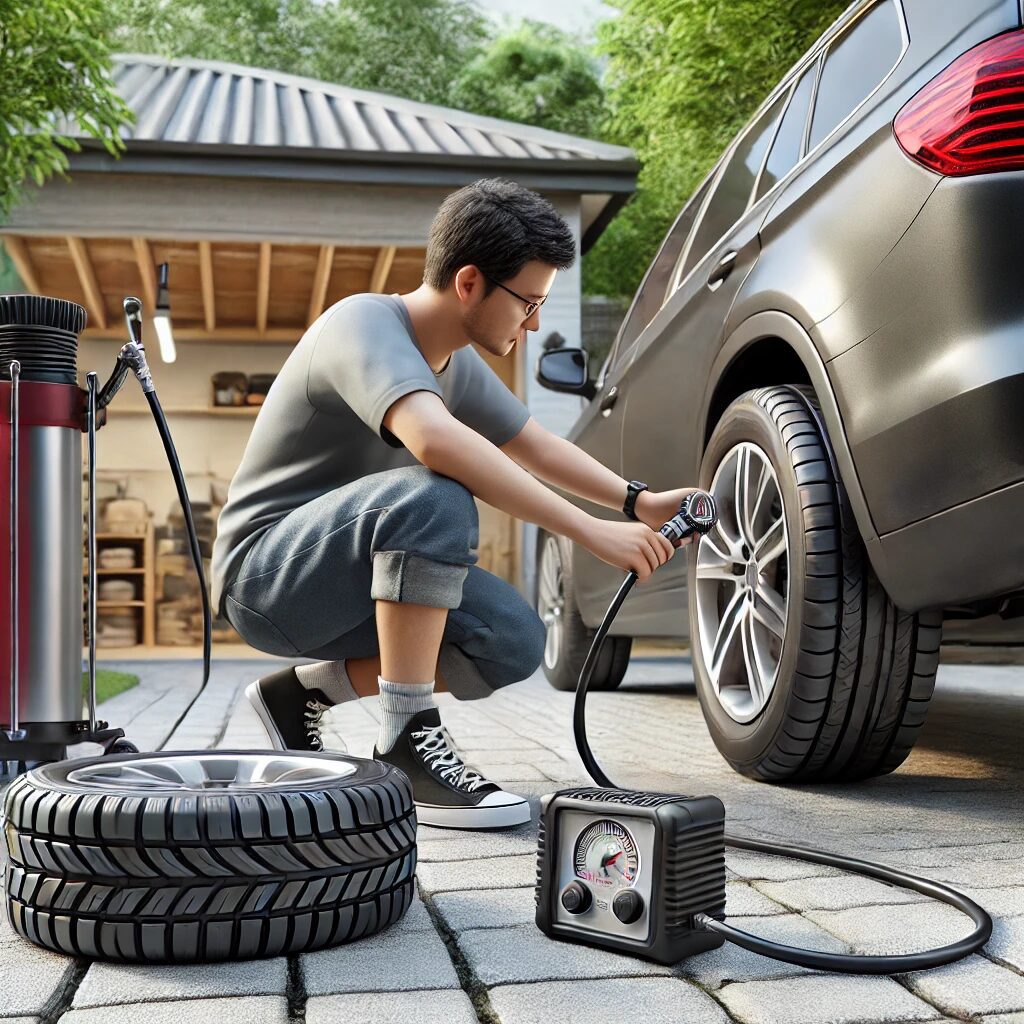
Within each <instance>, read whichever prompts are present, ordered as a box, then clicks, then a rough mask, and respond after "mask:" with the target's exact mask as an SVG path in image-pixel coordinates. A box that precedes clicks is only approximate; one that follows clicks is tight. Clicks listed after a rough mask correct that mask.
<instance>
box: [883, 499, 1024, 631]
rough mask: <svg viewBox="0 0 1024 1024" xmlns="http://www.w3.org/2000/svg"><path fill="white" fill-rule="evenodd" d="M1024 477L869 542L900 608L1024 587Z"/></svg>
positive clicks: (970, 598)
mask: <svg viewBox="0 0 1024 1024" xmlns="http://www.w3.org/2000/svg"><path fill="white" fill-rule="evenodd" d="M1022 524H1024V481H1022V482H1020V483H1016V484H1012V485H1010V486H1009V487H1004V488H1002V489H1000V490H998V491H995V492H993V493H991V494H987V495H985V496H984V497H981V498H975V499H974V500H973V501H968V502H965V503H964V504H962V505H958V506H957V507H956V508H951V509H948V510H947V511H945V512H940V513H939V514H938V515H934V516H929V517H928V518H927V519H923V520H921V521H920V522H917V523H914V524H912V525H911V526H906V527H904V528H903V529H901V530H896V531H895V532H893V533H890V534H888V535H886V536H884V537H881V538H879V539H878V540H877V541H874V542H872V543H870V544H869V545H868V550H869V553H870V556H871V562H872V565H873V566H874V568H875V571H876V572H877V574H878V578H879V579H880V580H881V581H882V585H883V586H884V587H885V589H886V590H887V591H888V592H889V596H890V597H891V598H892V599H893V601H895V602H896V604H897V605H899V606H900V607H901V608H905V609H907V610H908V611H917V610H919V609H921V608H935V607H943V606H945V605H951V604H959V603H962V602H966V601H974V600H979V599H981V598H985V597H994V596H997V595H999V594H1005V593H1009V592H1010V591H1014V590H1020V589H1021V588H1024V529H1022V528H1021V526H1022Z"/></svg>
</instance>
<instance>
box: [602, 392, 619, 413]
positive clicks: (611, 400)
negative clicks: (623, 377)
mask: <svg viewBox="0 0 1024 1024" xmlns="http://www.w3.org/2000/svg"><path fill="white" fill-rule="evenodd" d="M618 400H619V389H618V388H610V389H609V390H608V394H607V395H605V396H604V398H602V399H601V405H600V409H601V412H607V411H608V410H609V409H610V408H611V407H612V406H613V405H614V404H615V403H616V402H617V401H618Z"/></svg>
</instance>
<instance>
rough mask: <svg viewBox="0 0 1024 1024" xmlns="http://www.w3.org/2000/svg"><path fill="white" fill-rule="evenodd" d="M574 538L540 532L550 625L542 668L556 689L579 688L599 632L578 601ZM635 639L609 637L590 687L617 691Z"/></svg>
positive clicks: (542, 611)
mask: <svg viewBox="0 0 1024 1024" xmlns="http://www.w3.org/2000/svg"><path fill="white" fill-rule="evenodd" d="M571 554H572V551H571V546H570V542H569V541H567V540H566V539H565V538H564V537H558V536H556V535H554V534H550V533H545V532H544V531H543V530H541V531H538V535H537V614H538V615H539V616H540V618H541V620H542V621H543V622H544V626H545V628H546V629H547V642H546V643H545V645H544V660H543V662H542V667H543V669H544V675H545V676H547V680H548V682H549V683H550V684H551V685H552V686H553V687H554V688H555V689H556V690H570V691H571V690H575V689H576V684H577V683H578V682H579V678H580V673H581V672H582V671H583V664H584V662H585V661H586V660H587V654H588V653H589V652H590V645H591V644H592V643H593V642H594V636H595V634H596V633H597V630H594V629H589V628H588V627H587V626H586V625H585V624H584V622H583V619H582V617H581V616H580V611H579V608H578V607H577V605H576V588H575V580H574V578H573V574H572V558H571ZM632 647H633V638H632V637H629V636H609V637H605V641H604V645H603V646H602V648H601V653H600V655H599V656H598V659H597V664H596V665H595V666H594V674H593V676H592V677H591V680H590V687H589V689H590V690H614V689H615V688H616V687H617V686H618V685H619V683H621V682H622V677H623V676H624V675H625V674H626V669H627V668H628V667H629V654H630V650H631V649H632Z"/></svg>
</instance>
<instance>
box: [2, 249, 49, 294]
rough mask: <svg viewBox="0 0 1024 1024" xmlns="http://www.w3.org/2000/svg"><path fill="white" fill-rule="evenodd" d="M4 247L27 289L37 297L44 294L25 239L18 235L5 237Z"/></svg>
mask: <svg viewBox="0 0 1024 1024" xmlns="http://www.w3.org/2000/svg"><path fill="white" fill-rule="evenodd" d="M2 237H3V240H4V247H5V248H6V249H7V252H8V254H9V255H10V257H11V259H12V260H13V261H14V269H15V270H17V271H18V276H19V277H20V278H21V280H22V281H23V282H24V284H25V287H26V288H27V289H28V290H29V291H30V292H34V293H35V294H36V295H40V294H42V289H41V288H40V287H39V279H38V278H37V277H36V270H35V267H33V266H32V257H31V256H30V255H29V253H28V246H27V245H26V244H25V239H24V238H20V237H19V236H18V235H3V236H2Z"/></svg>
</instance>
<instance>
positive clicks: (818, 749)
mask: <svg viewBox="0 0 1024 1024" xmlns="http://www.w3.org/2000/svg"><path fill="white" fill-rule="evenodd" d="M769 470H770V472H769ZM772 478H773V480H774V482H772ZM737 480H739V481H740V485H739V487H737V483H736V482H737ZM700 486H701V487H703V488H706V489H708V490H710V491H712V493H715V497H716V500H717V501H718V505H719V524H718V526H716V527H715V529H714V530H713V531H712V532H711V533H710V534H709V535H708V537H706V538H704V539H703V540H702V542H701V544H700V547H699V548H698V551H697V554H696V556H694V557H691V558H690V563H689V570H688V573H689V578H688V582H689V594H690V599H689V606H690V630H691V631H690V635H691V643H692V653H693V667H694V675H695V678H696V682H697V689H698V694H699V697H700V702H701V709H702V711H703V713H704V717H705V720H706V722H707V724H708V728H709V730H710V732H711V735H712V737H713V739H714V742H715V744H716V746H717V747H718V749H719V751H720V752H721V753H722V755H723V756H724V757H725V759H726V760H727V761H728V762H729V763H730V764H731V765H732V767H733V768H735V769H736V770H737V771H738V772H740V773H741V774H743V775H746V776H749V777H751V778H754V779H759V780H764V781H785V780H792V781H805V782H811V781H829V780H835V781H840V780H843V781H846V780H856V779H864V778H868V777H871V776H876V775H885V774H886V773H888V772H891V771H893V770H894V769H895V768H897V767H899V765H900V764H902V762H903V761H904V760H905V759H906V757H907V755H908V754H909V753H910V751H911V750H912V748H913V746H914V742H915V741H916V739H917V736H918V734H919V732H920V730H921V727H922V725H923V723H924V719H925V715H926V713H927V709H928V704H929V701H930V700H931V696H932V691H933V688H934V684H935V672H936V669H937V668H938V661H939V640H940V636H941V631H942V617H941V612H939V611H922V612H919V613H917V614H912V613H909V612H905V611H903V610H901V609H899V608H897V607H896V605H894V604H893V602H892V601H891V600H890V599H889V597H888V595H887V594H886V592H885V590H884V588H883V587H882V585H881V583H880V582H879V580H878V577H877V576H876V575H875V573H874V571H873V569H872V567H871V564H870V561H869V560H868V556H867V552H866V550H865V547H864V544H863V542H862V540H861V537H860V534H859V533H858V530H857V526H856V523H855V520H854V516H853V512H852V509H851V508H850V504H849V500H848V498H847V495H846V491H845V488H844V487H843V483H842V480H841V479H840V477H839V475H838V471H837V469H836V467H835V464H834V459H833V458H832V454H831V450H830V447H829V445H828V442H827V437H826V435H825V428H824V425H823V423H822V421H821V417H820V414H819V409H818V405H817V401H816V399H815V397H814V393H813V391H812V390H811V389H810V388H807V387H804V386H799V387H798V386H779V387H770V388H762V389H759V390H756V391H752V392H748V393H747V394H745V395H742V396H741V397H739V398H737V399H736V400H735V401H734V402H733V403H732V404H731V405H730V406H729V407H728V408H727V409H726V410H725V412H724V414H723V415H722V418H721V419H720V421H719V422H718V424H717V426H716V428H715V430H714V432H713V434H712V436H711V438H710V440H709V442H708V445H707V449H706V451H705V454H704V458H703V461H702V465H701V471H700ZM716 492H717V493H716ZM752 495H753V496H752ZM769 497H770V498H771V500H770V501H769ZM757 498H759V499H760V500H759V501H755V499H757ZM739 507H743V508H745V509H746V513H745V515H744V522H743V524H741V523H740V520H739V518H738V517H737V513H736V510H737V508H739ZM769 523H774V524H776V528H775V531H774V532H773V531H772V530H770V529H769V528H768V526H767V524H769ZM741 526H742V527H743V528H741ZM762 531H763V532H762ZM780 534H781V540H780ZM758 537H760V538H761V542H760V543H752V544H746V541H747V540H750V541H752V542H756V541H757V539H758ZM744 544H746V546H745V547H744V546H743V545H744ZM780 546H781V548H782V549H783V553H782V554H778V555H776V556H775V557H774V558H769V556H770V555H771V554H772V552H773V551H778V550H780ZM744 563H745V564H744ZM741 575H742V580H741V579H740V576H741ZM730 577H731V578H730ZM730 586H732V587H734V589H733V590H731V591H730V589H729V588H730ZM716 588H717V589H716ZM741 592H742V594H743V596H742V597H737V595H739V594H741ZM780 598H781V601H780V600H779V599H780ZM741 604H742V607H740V605H741ZM780 622H781V627H780ZM730 630H731V636H730ZM744 686H746V688H747V692H746V693H744ZM759 695H760V700H759Z"/></svg>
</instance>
